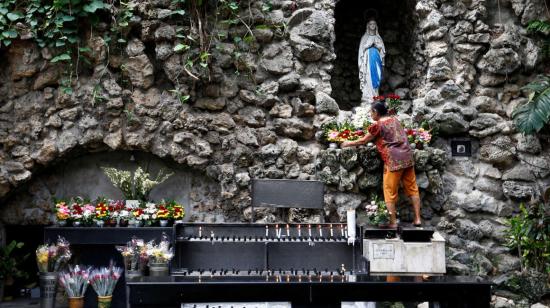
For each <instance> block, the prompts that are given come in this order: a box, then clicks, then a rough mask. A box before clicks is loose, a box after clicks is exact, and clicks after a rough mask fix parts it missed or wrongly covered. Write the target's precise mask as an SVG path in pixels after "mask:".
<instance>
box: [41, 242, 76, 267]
mask: <svg viewBox="0 0 550 308" xmlns="http://www.w3.org/2000/svg"><path fill="white" fill-rule="evenodd" d="M70 259H71V250H70V245H69V242H67V240H66V239H64V238H63V237H61V236H60V237H59V238H58V239H57V243H55V244H51V245H47V244H46V245H40V246H38V248H37V249H36V263H37V264H38V270H39V271H40V272H43V273H46V272H57V271H59V269H60V268H61V267H62V266H63V265H65V264H66V263H67V262H69V260H70Z"/></svg>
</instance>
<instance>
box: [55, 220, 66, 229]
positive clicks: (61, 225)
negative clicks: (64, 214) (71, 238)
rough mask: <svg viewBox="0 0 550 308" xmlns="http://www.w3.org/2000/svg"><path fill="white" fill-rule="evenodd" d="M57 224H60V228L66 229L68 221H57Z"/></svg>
mask: <svg viewBox="0 0 550 308" xmlns="http://www.w3.org/2000/svg"><path fill="white" fill-rule="evenodd" d="M57 224H58V225H59V226H60V227H66V226H67V221H66V220H58V221H57Z"/></svg>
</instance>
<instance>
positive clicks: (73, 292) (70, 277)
mask: <svg viewBox="0 0 550 308" xmlns="http://www.w3.org/2000/svg"><path fill="white" fill-rule="evenodd" d="M90 270H91V268H89V267H88V268H84V267H80V266H78V265H76V266H75V267H72V266H70V265H69V270H68V271H66V272H62V273H61V275H59V283H60V284H61V286H63V288H64V289H65V292H67V297H83V296H84V294H86V289H88V285H89V280H88V279H89V278H90Z"/></svg>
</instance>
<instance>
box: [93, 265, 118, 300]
mask: <svg viewBox="0 0 550 308" xmlns="http://www.w3.org/2000/svg"><path fill="white" fill-rule="evenodd" d="M121 274H122V268H120V267H116V266H115V265H114V263H113V262H112V261H111V264H110V265H109V266H108V267H101V268H99V269H95V270H93V271H92V272H91V274H90V284H91V285H92V288H94V290H95V292H96V293H97V295H98V296H112V295H113V291H114V290H115V286H116V283H117V282H118V279H119V278H120V275H121Z"/></svg>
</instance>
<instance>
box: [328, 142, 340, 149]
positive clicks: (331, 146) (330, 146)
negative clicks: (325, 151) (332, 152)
mask: <svg viewBox="0 0 550 308" xmlns="http://www.w3.org/2000/svg"><path fill="white" fill-rule="evenodd" d="M328 147H329V148H330V149H337V148H338V143H334V142H331V143H329V144H328Z"/></svg>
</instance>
